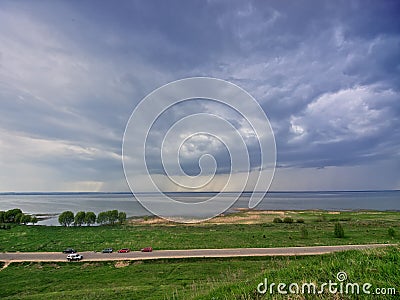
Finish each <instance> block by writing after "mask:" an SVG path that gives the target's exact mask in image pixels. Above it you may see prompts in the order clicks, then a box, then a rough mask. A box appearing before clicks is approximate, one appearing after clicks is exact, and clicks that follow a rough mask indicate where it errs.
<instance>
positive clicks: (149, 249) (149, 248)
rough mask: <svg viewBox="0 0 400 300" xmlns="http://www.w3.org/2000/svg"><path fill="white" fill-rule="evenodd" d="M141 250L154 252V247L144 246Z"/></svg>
mask: <svg viewBox="0 0 400 300" xmlns="http://www.w3.org/2000/svg"><path fill="white" fill-rule="evenodd" d="M140 251H142V252H153V248H151V247H145V248H143V249H142V250H140Z"/></svg>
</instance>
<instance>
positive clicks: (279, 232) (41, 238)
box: [0, 211, 400, 252]
mask: <svg viewBox="0 0 400 300" xmlns="http://www.w3.org/2000/svg"><path fill="white" fill-rule="evenodd" d="M245 214H246V213H243V212H240V213H237V214H235V216H239V217H240V216H245ZM285 216H290V217H292V218H293V219H294V220H295V221H296V220H297V219H299V218H302V219H304V220H305V223H304V224H300V223H293V224H286V223H279V224H276V223H273V222H272V220H273V217H276V214H275V215H262V216H261V217H260V218H264V219H261V221H262V222H261V223H258V224H210V223H204V224H197V225H182V224H177V225H170V224H162V225H148V224H147V225H146V224H141V225H127V226H120V225H116V226H99V227H70V228H65V227H56V226H54V227H51V226H48V227H47V226H13V227H12V228H11V229H10V230H0V251H2V252H4V251H61V250H62V249H64V248H66V247H74V248H76V249H77V250H79V251H93V250H97V251H99V250H101V249H103V248H106V247H113V248H115V249H117V248H123V247H129V248H132V249H140V248H142V247H145V246H152V247H153V248H154V249H191V248H192V249H193V248H235V247H285V246H314V245H338V244H368V243H399V242H400V212H342V213H340V214H330V213H328V212H319V211H317V212H313V211H305V212H286V213H285ZM223 220H224V219H223V218H222V219H221V221H223ZM337 221H340V222H341V224H342V226H343V228H344V231H345V238H335V237H334V234H333V229H334V224H335V222H337ZM302 227H304V228H306V229H307V231H308V237H307V238H304V237H302V234H301V230H302V229H301V228H302ZM390 227H393V228H394V229H395V232H396V234H395V236H394V237H393V238H392V237H390V236H389V235H388V228H390Z"/></svg>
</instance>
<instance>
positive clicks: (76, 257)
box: [67, 253, 83, 261]
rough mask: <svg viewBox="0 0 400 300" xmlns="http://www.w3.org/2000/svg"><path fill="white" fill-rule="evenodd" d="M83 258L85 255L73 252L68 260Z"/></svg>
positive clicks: (68, 256)
mask: <svg viewBox="0 0 400 300" xmlns="http://www.w3.org/2000/svg"><path fill="white" fill-rule="evenodd" d="M82 258H83V256H82V255H80V254H78V253H72V254H68V255H67V259H68V261H73V260H81V259H82Z"/></svg>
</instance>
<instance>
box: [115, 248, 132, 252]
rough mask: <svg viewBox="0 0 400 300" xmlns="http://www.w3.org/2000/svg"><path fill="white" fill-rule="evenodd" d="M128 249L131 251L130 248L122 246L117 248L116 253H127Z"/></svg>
mask: <svg viewBox="0 0 400 300" xmlns="http://www.w3.org/2000/svg"><path fill="white" fill-rule="evenodd" d="M129 251H131V249H129V248H122V249H119V250H118V253H128V252H129Z"/></svg>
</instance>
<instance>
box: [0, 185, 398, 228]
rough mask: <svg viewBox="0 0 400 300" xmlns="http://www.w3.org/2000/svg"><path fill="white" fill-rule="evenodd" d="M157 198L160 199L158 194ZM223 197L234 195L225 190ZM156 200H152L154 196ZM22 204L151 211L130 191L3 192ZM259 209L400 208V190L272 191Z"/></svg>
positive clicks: (12, 203) (241, 203)
mask: <svg viewBox="0 0 400 300" xmlns="http://www.w3.org/2000/svg"><path fill="white" fill-rule="evenodd" d="M169 195H171V197H173V198H175V199H177V200H181V201H184V202H199V201H202V200H206V199H208V198H209V197H211V196H212V195H213V194H212V193H171V194H169ZM249 195H250V194H249V193H244V194H243V195H242V196H241V197H240V198H239V199H238V201H237V202H236V203H235V204H234V205H233V207H232V208H231V209H230V211H233V210H235V209H237V208H247V205H248V199H249ZM146 197H153V198H154V201H161V200H160V199H158V198H157V197H156V196H154V195H151V194H146ZM224 197H232V196H231V195H230V194H229V193H225V194H224ZM152 201H153V200H152ZM12 208H20V209H21V210H22V211H23V212H24V213H28V214H45V215H52V214H58V213H60V212H63V211H66V210H71V211H73V212H74V213H76V212H78V211H81V210H83V211H93V212H95V213H96V214H97V213H99V212H101V211H106V210H112V209H117V210H119V211H125V212H126V213H127V215H128V216H145V215H151V214H150V213H149V212H147V211H146V210H145V209H144V208H143V207H142V206H141V205H140V203H139V202H138V201H137V200H136V199H135V198H134V197H133V196H132V194H130V193H40V194H39V193H36V194H28V193H0V210H8V209H12ZM256 209H258V210H306V209H321V210H334V211H339V210H380V211H384V210H398V211H400V191H363V192H269V193H268V194H267V195H266V196H265V197H264V199H263V200H262V201H261V203H260V204H259V205H258V206H257V208H256ZM39 224H43V225H58V222H57V217H53V218H50V219H48V220H45V221H41V222H39Z"/></svg>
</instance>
